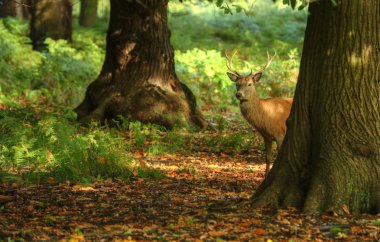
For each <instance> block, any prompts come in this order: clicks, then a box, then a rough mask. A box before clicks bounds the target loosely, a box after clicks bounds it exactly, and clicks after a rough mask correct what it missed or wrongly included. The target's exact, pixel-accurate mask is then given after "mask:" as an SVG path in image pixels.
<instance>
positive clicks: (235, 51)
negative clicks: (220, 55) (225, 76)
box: [225, 49, 241, 76]
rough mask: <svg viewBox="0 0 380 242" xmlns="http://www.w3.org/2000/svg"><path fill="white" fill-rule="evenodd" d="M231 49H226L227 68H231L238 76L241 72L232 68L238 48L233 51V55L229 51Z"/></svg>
mask: <svg viewBox="0 0 380 242" xmlns="http://www.w3.org/2000/svg"><path fill="white" fill-rule="evenodd" d="M228 52H229V50H228V49H226V51H225V55H226V58H227V64H226V65H227V68H228V70H230V71H231V72H232V73H233V74H235V75H237V76H241V75H240V74H239V72H237V71H236V70H234V69H232V59H233V58H234V56H235V55H236V53H237V52H238V51H237V50H236V49H235V50H234V51H233V53H232V56H230V54H229V53H228Z"/></svg>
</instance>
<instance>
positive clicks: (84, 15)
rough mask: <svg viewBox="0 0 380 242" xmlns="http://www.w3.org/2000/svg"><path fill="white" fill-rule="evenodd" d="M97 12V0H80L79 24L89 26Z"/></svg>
mask: <svg viewBox="0 0 380 242" xmlns="http://www.w3.org/2000/svg"><path fill="white" fill-rule="evenodd" d="M97 12H98V0H81V1H80V15H79V24H80V25H81V26H84V27H91V26H92V25H93V24H94V23H95V21H96V16H97Z"/></svg>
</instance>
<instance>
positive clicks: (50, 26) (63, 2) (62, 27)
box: [29, 0, 72, 49]
mask: <svg viewBox="0 0 380 242" xmlns="http://www.w3.org/2000/svg"><path fill="white" fill-rule="evenodd" d="M29 5H30V14H31V22H30V38H31V39H32V42H33V48H34V49H38V48H40V47H42V46H43V43H44V41H45V39H46V38H47V37H49V38H52V39H65V40H68V41H71V35H72V2H71V0H29Z"/></svg>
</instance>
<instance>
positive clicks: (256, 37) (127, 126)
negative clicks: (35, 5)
mask: <svg viewBox="0 0 380 242" xmlns="http://www.w3.org/2000/svg"><path fill="white" fill-rule="evenodd" d="M240 2H241V4H242V6H243V7H244V8H245V12H246V14H241V13H240V14H233V15H225V14H223V13H222V11H221V10H220V9H218V8H217V7H215V6H214V5H210V4H205V3H200V2H198V3H197V4H188V3H185V4H180V3H177V2H174V1H173V2H171V3H170V8H169V9H170V14H169V26H170V28H171V30H172V38H171V40H172V44H173V46H174V49H175V50H176V51H175V62H176V71H177V74H178V76H179V77H180V79H181V80H182V81H183V82H184V83H186V84H187V85H188V86H189V87H190V88H191V89H192V91H193V92H194V94H195V96H196V97H197V101H198V104H199V106H200V109H201V110H202V112H203V114H204V115H205V116H206V118H207V119H208V121H209V122H210V123H212V124H213V125H214V126H215V128H216V131H204V132H199V133H194V132H190V131H189V130H185V129H181V128H175V129H174V130H171V131H168V130H165V129H164V128H162V127H159V126H156V125H146V124H141V123H139V122H131V121H129V120H128V119H127V118H120V119H119V120H118V121H114V122H112V123H110V124H109V125H100V124H97V123H93V124H89V125H87V126H84V125H82V124H79V123H77V122H76V117H75V113H74V112H73V111H72V109H73V108H74V107H75V106H76V105H78V104H79V102H80V101H81V100H82V99H83V96H84V93H85V90H86V88H87V86H88V84H89V83H90V82H92V81H93V80H94V79H95V78H96V77H97V75H98V73H99V71H100V69H101V66H102V64H103V60H104V54H105V36H106V28H107V17H106V16H107V11H109V8H108V6H109V5H107V1H100V4H101V6H100V7H101V8H100V10H99V11H101V13H102V16H103V17H102V18H100V19H99V20H98V22H97V23H96V24H95V26H94V27H93V28H82V27H79V26H77V24H76V21H74V31H73V33H74V35H73V42H72V43H67V42H66V41H63V40H59V41H54V40H51V39H47V40H46V46H47V48H46V50H45V51H43V52H37V51H33V50H32V46H31V41H30V39H29V38H28V31H29V30H28V23H27V22H25V21H22V20H18V19H14V18H5V19H0V168H1V171H0V180H1V181H9V182H13V181H19V182H36V181H37V182H38V181H41V180H45V179H48V178H54V179H55V180H57V181H74V182H87V181H92V180H94V179H105V178H109V177H113V178H119V179H124V180H129V179H133V177H136V176H138V177H142V178H153V179H156V178H160V177H162V173H161V172H160V171H157V170H152V169H149V168H147V167H141V166H140V164H139V162H137V161H136V160H135V158H134V157H136V154H137V153H140V154H143V155H144V156H153V157H156V156H160V155H166V154H172V153H181V154H188V153H189V152H194V151H196V152H215V153H220V152H246V151H248V150H250V149H252V147H253V144H254V143H257V141H258V139H257V137H256V136H255V135H254V134H253V133H252V132H251V131H250V130H249V127H248V125H247V124H246V123H245V122H244V120H243V118H242V117H241V116H240V114H238V112H239V111H238V109H237V106H238V104H237V102H236V99H235V98H234V86H233V85H232V83H231V82H230V81H229V79H228V77H227V76H226V74H225V72H226V67H225V64H226V61H225V58H224V50H225V49H227V48H230V49H231V48H237V49H239V51H240V57H241V58H240V60H237V62H236V68H237V69H239V70H241V71H242V72H249V71H250V69H255V68H259V67H260V66H262V65H263V64H264V63H265V61H266V52H267V50H268V51H269V52H270V53H272V54H273V53H274V52H276V54H277V57H276V58H275V60H274V61H273V62H272V65H271V67H270V68H268V70H266V72H265V74H264V76H263V81H262V84H261V86H260V87H259V92H260V95H261V96H263V97H269V96H291V95H292V93H293V89H294V86H295V82H296V78H297V69H298V66H299V55H300V48H301V44H302V35H303V31H304V26H305V18H306V13H305V12H290V11H289V10H288V9H286V8H282V7H279V5H275V4H272V3H271V2H272V1H265V0H260V1H256V2H255V3H254V5H252V4H248V2H247V1H240ZM103 5H105V6H103ZM76 8H77V6H74V10H75V12H74V16H77V12H78V9H76ZM231 113H232V115H231Z"/></svg>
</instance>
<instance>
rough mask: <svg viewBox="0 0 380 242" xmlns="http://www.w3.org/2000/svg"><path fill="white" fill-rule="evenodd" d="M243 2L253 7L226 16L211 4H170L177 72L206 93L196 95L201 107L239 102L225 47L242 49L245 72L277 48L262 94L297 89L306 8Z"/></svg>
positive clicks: (241, 64) (281, 93) (241, 67)
mask: <svg viewBox="0 0 380 242" xmlns="http://www.w3.org/2000/svg"><path fill="white" fill-rule="evenodd" d="M239 3H241V4H242V5H244V4H245V5H244V7H245V8H246V9H250V10H249V11H248V10H247V11H246V14H233V15H225V14H223V13H221V12H220V11H218V10H215V7H214V5H213V4H205V3H203V4H199V5H192V4H189V3H184V4H175V3H172V4H171V6H170V10H171V12H170V18H169V21H170V26H171V28H172V29H173V34H172V42H173V45H174V49H175V50H176V52H175V56H176V70H177V74H178V75H179V77H180V79H181V80H184V81H185V83H186V84H188V85H189V86H190V88H191V89H192V90H193V91H194V92H195V93H196V94H199V96H200V97H202V98H201V99H199V98H198V102H199V104H200V106H202V105H206V104H218V105H220V107H221V108H222V109H225V108H226V107H228V106H230V105H231V104H233V105H236V104H237V103H236V100H235V98H234V85H233V83H232V82H231V81H230V80H229V79H228V77H227V75H226V71H227V68H226V60H225V58H224V51H225V49H235V48H236V49H238V50H239V52H240V58H241V61H240V62H238V60H237V63H236V65H235V66H236V68H237V69H239V70H241V71H242V72H243V73H249V71H250V70H251V69H256V68H260V67H261V66H262V65H263V64H264V63H265V61H266V52H267V51H270V52H271V53H273V52H274V51H275V52H276V53H277V56H276V58H275V60H274V61H273V62H272V65H271V66H270V67H269V68H268V69H267V71H266V73H265V74H264V76H263V78H262V82H261V85H260V86H259V92H260V94H261V96H263V97H269V96H288V97H289V96H292V94H293V90H294V87H295V83H296V80H297V76H298V67H299V52H300V51H299V50H300V49H301V45H302V40H303V39H302V36H303V32H304V30H305V23H306V21H305V20H306V16H307V13H306V12H305V11H299V12H294V11H291V10H290V9H288V8H284V7H281V6H279V5H276V4H268V3H267V2H264V1H257V3H255V4H252V5H249V4H248V3H247V2H245V1H239ZM188 29H191V31H187V30H188ZM194 43H196V45H195V46H194Z"/></svg>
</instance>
